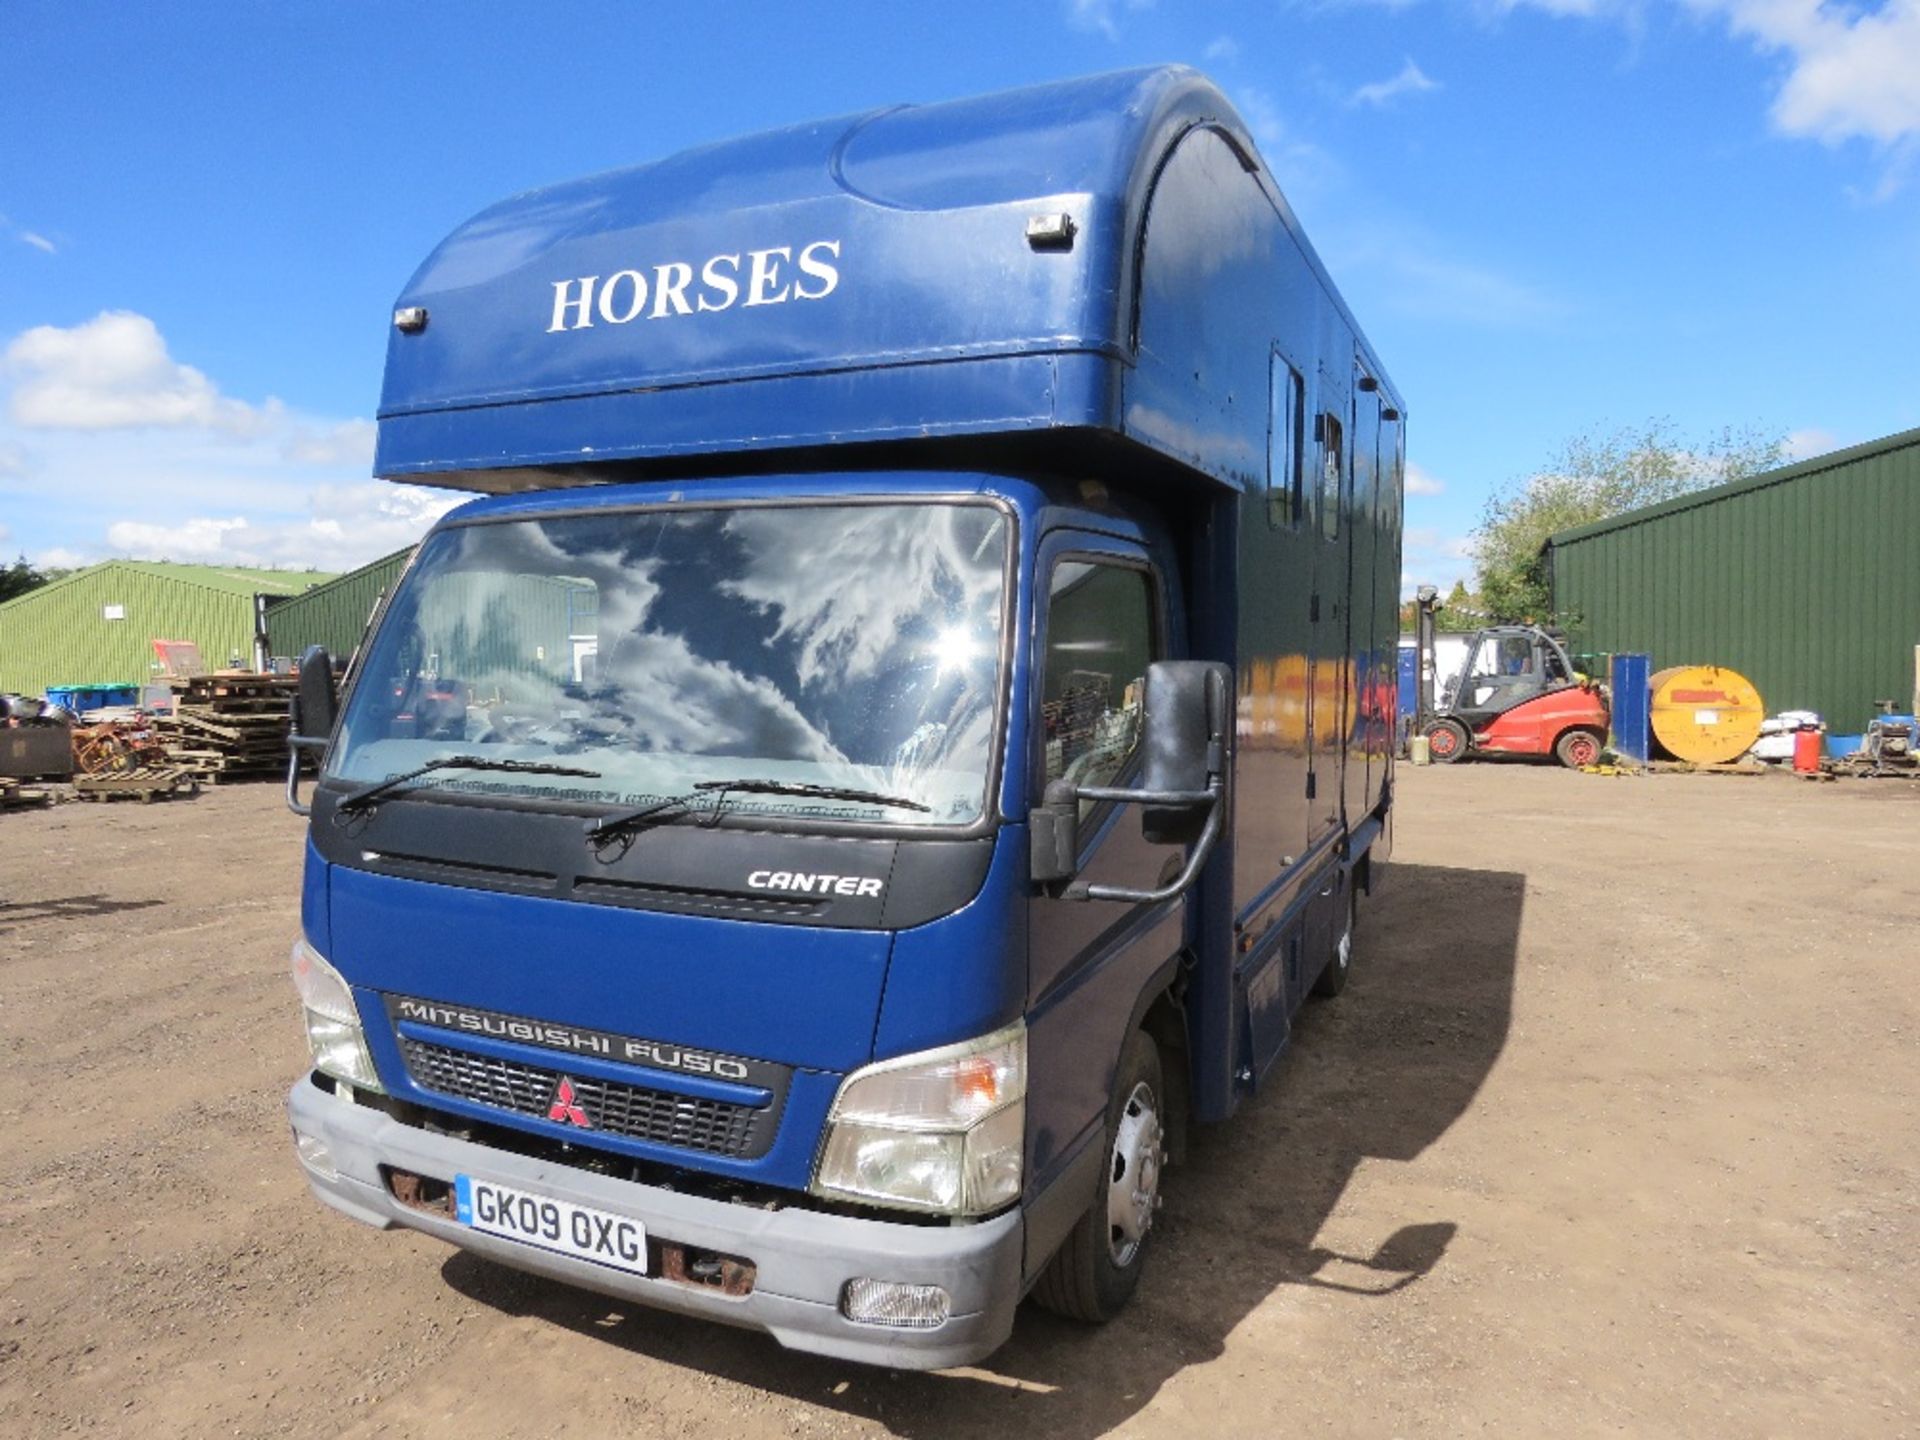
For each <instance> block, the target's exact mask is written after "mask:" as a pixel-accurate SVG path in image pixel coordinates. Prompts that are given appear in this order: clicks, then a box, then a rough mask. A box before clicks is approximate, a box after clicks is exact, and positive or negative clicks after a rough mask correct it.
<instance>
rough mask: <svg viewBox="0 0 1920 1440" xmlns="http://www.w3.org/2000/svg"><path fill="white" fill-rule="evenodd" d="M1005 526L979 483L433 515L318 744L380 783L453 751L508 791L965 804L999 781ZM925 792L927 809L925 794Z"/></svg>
mask: <svg viewBox="0 0 1920 1440" xmlns="http://www.w3.org/2000/svg"><path fill="white" fill-rule="evenodd" d="M1010 535H1011V525H1010V523H1009V522H1008V520H1007V519H1006V517H1005V516H1004V515H1003V514H1002V513H1001V512H1000V511H999V510H997V509H995V508H993V507H991V506H988V505H983V504H954V503H905V502H902V503H884V504H870V505H757V506H746V507H715V508H711V509H670V510H641V511H600V512H588V513H576V514H571V515H564V516H548V517H543V518H535V519H519V520H505V521H491V522H484V523H476V524H467V525H457V526H454V527H451V528H449V529H446V530H443V531H440V532H438V533H437V534H435V535H433V536H431V537H430V538H429V539H428V540H427V542H426V544H425V545H424V546H423V547H422V549H421V553H420V555H419V557H418V559H417V560H416V561H415V563H414V565H413V567H412V568H411V570H410V571H409V572H408V574H407V578H406V580H405V583H404V584H403V585H402V587H401V589H400V590H399V592H398V593H397V594H396V595H395V596H394V598H393V601H392V603H391V604H390V605H389V606H388V608H387V613H386V616H385V618H384V620H383V621H382V623H381V625H380V628H379V631H378V633H377V634H376V635H375V637H374V639H373V641H372V643H371V645H370V647H369V649H368V651H367V654H366V656H365V658H364V660H363V662H362V663H361V665H360V667H359V674H358V678H357V680H356V682H355V684H354V688H353V694H352V697H351V699H350V700H349V702H348V705H347V710H346V714H345V716H344V718H343V719H342V722H341V726H340V733H339V736H338V739H337V742H336V743H335V745H334V747H333V750H332V754H331V756H330V758H329V761H328V767H327V773H328V776H329V777H330V778H332V779H334V780H338V781H342V782H346V783H348V784H351V785H364V784H370V783H373V782H376V781H380V780H384V779H387V778H389V777H392V776H395V775H399V774H401V773H403V772H406V771H410V770H413V769H415V768H416V767H418V766H421V765H424V764H426V763H427V762H429V761H432V760H435V759H442V758H446V757H453V756H462V757H481V758H484V759H486V760H489V761H493V760H512V761H517V762H534V763H542V764H547V765H553V766H562V767H566V768H568V769H576V770H586V771H592V772H594V774H593V775H592V776H585V775H556V774H542V773H526V772H521V773H500V772H497V771H489V770H483V769H477V768H476V769H461V768H453V767H448V768H443V769H438V770H434V771H432V772H431V773H430V774H428V775H427V776H424V777H422V778H421V779H420V780H419V781H418V782H416V785H415V788H414V790H413V791H412V792H411V793H420V787H426V786H431V787H432V788H433V790H434V791H435V792H437V793H452V794H459V795H465V796H472V797H491V798H494V799H498V800H507V801H511V800H513V799H540V800H549V801H555V800H558V801H568V802H574V803H579V804H582V805H587V806H603V805H604V806H609V807H625V806H645V805H650V804H652V803H654V802H655V801H659V800H670V799H675V798H678V797H687V796H691V797H704V798H701V803H702V804H703V805H704V804H706V803H707V802H708V801H709V800H713V799H716V798H717V797H716V796H715V792H713V791H712V790H704V791H703V790H700V789H698V788H697V787H698V786H699V785H700V784H701V783H702V782H709V783H712V782H744V781H762V782H775V783H776V784H779V785H782V786H784V787H786V788H788V789H792V788H796V787H799V786H812V787H823V786H824V787H833V788H838V789H853V790H863V791H871V792H874V793H875V794H877V795H884V796H887V797H891V798H897V799H901V800H906V801H911V802H912V805H910V806H908V805H886V804H879V803H876V802H873V801H857V800H848V799H836V798H829V797H820V796H811V795H792V794H786V795H782V794H766V793H754V792H753V791H751V790H750V789H749V790H745V791H741V792H729V793H728V794H727V795H726V797H725V800H724V804H725V808H726V810H727V812H728V813H741V814H758V815H764V816H787V817H809V818H817V819H832V820H858V821H862V822H867V823H876V822H880V823H892V824H912V825H943V826H967V825H970V824H973V823H974V822H976V821H977V820H979V819H980V817H981V815H982V814H983V813H984V809H985V806H986V804H987V793H986V791H987V780H988V775H989V771H990V769H991V764H990V756H991V746H992V741H993V736H994V729H995V727H994V717H995V714H996V712H997V708H998V698H999V687H1000V638H1001V634H1002V629H1003V626H1004V624H1005V616H1004V613H1003V611H1004V608H1005V603H1006V596H1005V591H1006V580H1005V577H1006V572H1007V565H1008V551H1009V540H1010ZM919 807H924V809H922V808H919Z"/></svg>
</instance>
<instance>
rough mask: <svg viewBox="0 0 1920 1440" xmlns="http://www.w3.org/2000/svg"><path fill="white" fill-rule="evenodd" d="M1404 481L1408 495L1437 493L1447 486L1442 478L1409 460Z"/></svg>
mask: <svg viewBox="0 0 1920 1440" xmlns="http://www.w3.org/2000/svg"><path fill="white" fill-rule="evenodd" d="M1406 483H1407V494H1409V495H1439V494H1441V493H1442V492H1444V491H1445V490H1446V488H1447V485H1446V482H1445V481H1444V480H1442V479H1440V478H1439V477H1438V476H1437V475H1434V474H1433V473H1432V472H1431V471H1429V470H1426V469H1424V468H1422V467H1421V466H1419V465H1416V464H1414V463H1413V462H1412V461H1411V460H1409V461H1408V462H1407V482H1406Z"/></svg>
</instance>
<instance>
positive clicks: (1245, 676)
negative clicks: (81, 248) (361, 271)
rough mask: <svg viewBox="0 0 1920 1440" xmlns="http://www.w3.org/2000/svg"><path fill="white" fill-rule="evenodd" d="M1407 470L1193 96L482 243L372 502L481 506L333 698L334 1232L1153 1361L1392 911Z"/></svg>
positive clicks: (679, 1290)
mask: <svg viewBox="0 0 1920 1440" xmlns="http://www.w3.org/2000/svg"><path fill="white" fill-rule="evenodd" d="M1403 426H1404V410H1403V409H1402V402H1401V400H1400V397H1399V395H1398V394H1397V393H1396V391H1395V390H1394V387H1393V385H1392V383H1391V382H1390V381H1389V380H1388V378H1387V376H1386V373H1385V372H1384V370H1383V369H1382V367H1381V364H1380V361H1379V359H1378V358H1377V357H1376V356H1375V354H1374V353H1373V351H1372V350H1371V349H1370V348H1369V346H1368V344H1367V342H1366V340H1365V339H1364V338H1362V336H1361V334H1360V330H1359V327H1358V326H1357V325H1356V323H1355V321H1354V319H1353V317H1352V316H1351V315H1350V314H1349V313H1348V311H1347V308H1346V306H1345V305H1344V304H1343V303H1342V301H1341V299H1340V296H1339V295H1338V294H1337V293H1336V292H1335V290H1334V288H1333V285H1332V282H1331V281H1330V280H1329V279H1328V278H1327V274H1326V271H1325V270H1324V269H1323V268H1322V266H1321V264H1320V262H1319V260H1318V259H1317V258H1316V256H1315V254H1314V252H1313V250H1312V248H1311V247H1310V246H1309V245H1308V243H1307V240H1306V238H1305V236H1304V235H1303V234H1302V233H1301V230H1300V227H1299V225H1298V224H1297V223H1296V221H1295V219H1294V216H1293V213H1292V211H1291V210H1290V209H1289V208H1288V205H1287V202H1286V201H1285V199H1284V198H1282V196H1281V194H1280V192H1279V190H1278V189H1277V188H1276V186H1275V184H1274V180H1273V177H1272V175H1271V174H1270V173H1269V171H1268V169H1267V167H1266V166H1265V164H1264V163H1262V161H1261V159H1260V156H1259V152H1258V151H1257V150H1256V148H1255V146H1254V143H1253V141H1252V139H1251V138H1250V136H1249V135H1248V132H1247V127H1246V125H1245V124H1244V122H1243V121H1242V120H1241V119H1240V118H1239V117H1238V116H1237V115H1236V114H1235V113H1234V110H1233V108H1232V107H1231V106H1230V105H1229V104H1228V103H1227V101H1226V100H1225V99H1224V98H1223V97H1222V96H1221V94H1220V93H1219V91H1217V90H1216V89H1215V88H1214V87H1213V86H1212V85H1211V84H1210V83H1209V82H1208V81H1207V80H1206V79H1204V78H1203V77H1202V76H1200V75H1197V74H1195V73H1194V72H1192V71H1190V70H1185V69H1156V70H1148V71H1136V72H1131V73H1126V74H1119V75H1107V76H1101V77H1098V78H1094V79H1087V80H1077V81H1072V82H1068V83H1061V84H1052V85H1045V86H1040V87H1037V88H1033V89H1027V90H1018V91H1012V92H1008V93H1005V94H998V95H990V96H987V97H985V98H981V99H974V100H965V101H959V102H954V103H945V104H935V105H925V106H902V107H899V108H896V109H890V110H881V111H876V112H874V113H872V114H864V115H855V116H851V117H847V118H842V119H836V120H827V121H821V122H817V123H814V124H807V125H800V126H796V127H794V128H792V129H786V130H778V131H774V132H772V133H768V134H763V135H756V136H752V137H749V138H746V139H742V140H736V141H730V142H727V143H723V144H715V145H709V146H705V147H702V148H700V149H696V150H690V151H687V152H686V153H684V154H680V155H676V156H673V157H671V158H668V159H664V160H658V161H655V162H653V163H650V164H645V165H641V166H639V167H637V168H634V169H629V170H621V171H616V172H613V173H610V174H603V175H596V176H593V177H590V178H588V179H584V180H577V181H573V182H570V183H566V184H561V185H556V186H553V187H552V188H549V189H542V190H534V191H530V192H528V193H526V194H522V195H517V196H515V197H513V198H512V199H509V200H506V201H503V202H501V203H500V204H498V205H496V206H494V207H493V208H491V209H489V210H486V211H484V212H482V213H481V214H480V215H478V216H476V217H475V218H474V219H472V220H470V221H468V222H467V223H466V224H464V225H462V226H460V227H459V228H458V229H456V230H455V231H454V232H453V233H452V234H451V235H450V236H449V237H448V238H447V240H446V241H445V242H444V243H443V244H441V245H440V246H439V248H438V249H436V250H435V251H434V252H433V253H432V254H431V255H430V256H429V257H428V258H427V260H426V262H425V263H424V264H423V265H422V266H421V267H420V269H419V271H418V273H417V274H415V275H414V277H413V279H412V281H411V282H410V283H409V284H408V285H407V286H406V288H405V290H404V291H403V292H402V293H401V295H400V296H399V299H398V303H397V307H396V309H395V312H394V316H393V329H392V331H391V333H390V335H389V349H388V355H387V364H386V376H385V384H384V390H383V394H382V398H381V404H380V409H379V440H378V448H377V456H376V461H375V470H376V472H377V473H378V474H379V475H381V476H383V477H385V478H388V479H391V480H395V481H402V482H407V481H413V482H419V483H430V484H434V485H440V486H451V487H457V488H464V489H467V490H470V491H473V492H476V495H477V498H476V499H474V500H473V501H472V502H471V503H469V504H466V505H464V506H463V507H462V508H459V509H456V510H454V511H453V512H452V513H450V514H448V515H447V516H446V517H445V518H444V519H442V520H441V521H440V522H439V523H438V524H436V525H435V526H434V527H433V529H432V531H431V532H430V533H429V534H428V535H427V536H426V538H425V539H424V540H423V541H422V542H421V544H420V546H419V548H418V550H417V551H416V552H415V553H414V555H413V556H412V558H411V560H410V561H409V563H408V565H407V567H406V569H405V571H404V573H403V574H402V575H401V576H400V578H399V579H398V580H397V581H396V582H395V583H394V584H393V586H392V587H391V589H390V592H389V593H388V594H387V595H386V596H385V597H384V599H383V600H382V601H381V603H380V605H379V607H378V609H377V610H376V613H375V615H374V617H373V619H372V621H371V622H370V625H369V628H368V631H367V633H366V635H365V637H364V638H363V639H362V641H361V642H360V644H359V645H358V647H357V649H356V651H355V653H354V655H353V657H352V660H351V663H350V664H349V665H348V666H347V668H346V671H345V674H344V678H343V679H342V680H340V681H338V682H336V678H335V670H334V663H333V658H332V657H331V656H329V655H327V654H326V653H325V652H324V651H321V650H319V649H317V648H316V649H315V650H312V651H310V652H308V654H307V655H305V656H303V657H302V658H301V663H300V685H299V692H298V699H297V702H296V705H295V727H294V728H295V745H296V747H297V757H296V758H299V757H305V758H306V759H307V760H308V761H309V763H312V762H317V765H318V772H317V778H316V779H314V780H313V782H312V783H311V786H309V784H308V782H307V781H306V780H305V779H303V778H301V775H300V770H299V768H298V766H297V765H296V766H295V767H294V768H291V769H290V770H289V774H288V787H289V789H288V798H289V801H290V803H292V804H293V805H294V806H295V807H296V809H297V810H298V811H299V813H302V814H309V815H310V819H309V828H308V840H307V848H306V870H305V880H304V884H303V890H302V895H301V916H300V920H301V933H300V938H299V941H298V943H297V944H296V945H295V947H294V952H293V978H294V981H295V984H296V986H297V988H298V990H299V994H300V1000H301V1003H302V1005H303V1006H304V1009H305V1016H306V1026H307V1034H308V1039H309V1041H310V1043H311V1047H312V1055H313V1063H312V1069H311V1073H310V1074H308V1075H306V1076H305V1077H304V1078H302V1079H301V1080H300V1081H299V1083H297V1084H296V1085H295V1086H294V1087H293V1090H292V1093H291V1095H290V1097H289V1099H288V1111H289V1115H290V1118H291V1120H292V1125H293V1132H294V1143H295V1147H296V1149H297V1152H298V1155H299V1159H300V1162H301V1164H302V1165H303V1166H304V1168H305V1172H306V1176H307V1179H308V1180H309V1181H310V1182H311V1185H312V1188H313V1191H314V1193H315V1194H316V1195H317V1196H318V1197H319V1198H320V1199H321V1200H322V1201H324V1202H325V1203H326V1204H328V1205H330V1206H332V1207H334V1208H335V1209H336V1210H339V1211H341V1212H343V1213H344V1214H346V1215H349V1216H351V1217H353V1218H355V1219H357V1220H360V1221H363V1222H365V1223H367V1224H369V1225H373V1226H376V1227H382V1228H388V1229H391V1228H393V1227H396V1226H406V1227H408V1228H411V1229H414V1230H419V1231H422V1232H425V1233H426V1234H429V1235H432V1236H436V1237H438V1238H439V1239H441V1240H445V1241H447V1242H449V1243H450V1244H453V1245H458V1246H462V1247H465V1248H466V1249H469V1250H472V1251H474V1252H476V1253H478V1254H480V1255H483V1256H486V1257H488V1258H490V1259H492V1260H495V1261H498V1262H499V1263H501V1264H504V1265H509V1266H514V1267H518V1268H520V1269H523V1270H528V1271H532V1272H535V1273H537V1274H540V1275H544V1276H549V1277H552V1278H555V1279H558V1280H562V1281H565V1282H568V1283H570V1284H573V1285H578V1286H584V1287H586V1288H588V1289H592V1290H597V1291H602V1292H605V1293H607V1294H610V1295H615V1296H619V1297H622V1298H624V1299H626V1300H628V1301H632V1302H637V1303H641V1304H645V1305H651V1306H658V1307H660V1308H663V1309H667V1310H673V1311H679V1312H683V1313H684V1314H686V1315H689V1316H697V1317H702V1318H705V1319H708V1320H717V1321H722V1322H725V1323H728V1324H733V1325H739V1326H746V1327H751V1328H754V1329H758V1330H760V1331H763V1332H765V1333H766V1334H769V1335H771V1336H773V1337H774V1338H775V1339H776V1340H778V1341H779V1342H780V1343H781V1344H783V1345H788V1346H792V1347H794V1348H797V1349H801V1350H809V1351H816V1352H820V1353H823V1354H827V1355H833V1356H840V1357H845V1358H848V1359H853V1360H859V1361H867V1362H872V1363H878V1364H885V1365H889V1366H898V1367H910V1368H934V1367H940V1366H948V1365H955V1364H960V1363H964V1362H968V1361H971V1360H975V1359H978V1358H979V1357H982V1356H984V1355H986V1354H987V1353H988V1352H990V1351H992V1350H993V1349H994V1348H995V1347H996V1346H998V1345H1000V1344H1001V1343H1002V1342H1004V1341H1005V1340H1006V1338H1007V1336H1008V1333H1009V1330H1010V1328H1011V1326H1012V1324H1013V1317H1014V1311H1015V1308H1016V1306H1017V1305H1018V1304H1019V1303H1020V1301H1021V1300H1022V1298H1023V1297H1025V1296H1026V1295H1028V1294H1029V1292H1031V1293H1032V1295H1033V1296H1034V1297H1035V1299H1036V1300H1037V1301H1039V1302H1040V1303H1042V1304H1044V1305H1046V1306H1048V1307H1050V1308H1052V1309H1054V1310H1057V1311H1060V1312H1063V1313H1065V1314H1067V1315H1070V1316H1076V1317H1080V1318H1082V1319H1085V1320H1090V1321H1097V1320H1101V1319H1104V1318H1106V1317H1108V1316H1110V1315H1112V1314H1114V1313H1115V1311H1116V1310H1118V1309H1119V1308H1120V1307H1121V1306H1122V1305H1124V1304H1125V1303H1126V1301H1127V1299H1128V1297H1129V1295H1130V1294H1131V1293H1132V1292H1133V1290H1134V1289H1135V1287H1136V1285H1137V1284H1138V1283H1139V1282H1140V1277H1141V1273H1142V1269H1143V1267H1144V1266H1145V1265H1146V1263H1147V1257H1148V1255H1149V1253H1150V1252H1151V1250H1152V1248H1153V1245H1152V1241H1153V1231H1154V1225H1155V1217H1156V1213H1157V1211H1158V1209H1159V1206H1160V1203H1161V1198H1162V1186H1161V1177H1162V1174H1163V1171H1164V1167H1165V1166H1166V1165H1167V1164H1168V1163H1169V1162H1170V1161H1172V1162H1177V1161H1178V1160H1179V1159H1180V1156H1181V1151H1182V1146H1183V1144H1184V1143H1185V1138H1186V1136H1187V1133H1188V1131H1189V1127H1191V1126H1193V1125H1195V1124H1199V1123H1206V1122H1215V1121H1221V1120H1225V1119H1226V1118H1227V1117H1228V1116H1230V1115H1231V1114H1232V1113H1233V1111H1234V1109H1235V1107H1236V1106H1237V1105H1238V1104H1239V1103H1240V1102H1241V1101H1242V1100H1244V1099H1246V1098H1247V1097H1248V1096H1250V1095H1251V1094H1253V1093H1254V1091H1255V1089H1256V1087H1258V1086H1259V1085H1260V1084H1261V1083H1262V1081H1263V1079H1264V1078H1265V1077H1267V1076H1268V1075H1269V1074H1270V1072H1271V1071H1272V1069H1273V1066H1274V1063H1275V1061H1276V1059H1277V1058H1278V1057H1279V1056H1280V1055H1281V1054H1282V1052H1283V1051H1284V1050H1285V1048H1286V1045H1287V1041H1288V1035H1289V1031H1290V1027H1291V1024H1292V1021H1293V1017H1294V1016H1295V1013H1296V1011H1297V1010H1298V1007H1299V1006H1300V1005H1301V1004H1302V1003H1303V1002H1304V1001H1305V1000H1306V998H1307V997H1308V996H1309V995H1311V994H1319V995H1327V996H1331V995H1335V994H1337V993H1338V992H1339V991H1340V989H1341V988H1342V987H1343V986H1344V985H1345V984H1346V982H1347V976H1348V972H1349V967H1350V966H1351V965H1352V964H1353V963H1354V955H1353V948H1352V947H1353V936H1354V927H1355V918H1356V914H1357V911H1358V908H1359V906H1360V905H1361V904H1362V902H1363V898H1364V896H1365V895H1366V894H1368V893H1369V892H1371V891H1373V890H1374V889H1375V888H1377V886H1378V884H1379V882H1380V880H1381V879H1382V873H1383V866H1384V864H1385V857H1386V854H1387V848H1388V842H1389V836H1390V830H1389V825H1388V818H1389V805H1390V802H1391V799H1392V782H1393V765H1392V757H1391V753H1390V740H1391V737H1392V736H1393V733H1394V720H1395V715H1394V708H1395V697H1396V690H1397V685H1396V664H1395V650H1396V632H1397V624H1396V620H1397V602H1398V575H1399V569H1400V521H1401V488H1402V487H1401V476H1402V471H1403V455H1404V442H1403Z"/></svg>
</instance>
